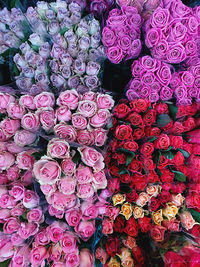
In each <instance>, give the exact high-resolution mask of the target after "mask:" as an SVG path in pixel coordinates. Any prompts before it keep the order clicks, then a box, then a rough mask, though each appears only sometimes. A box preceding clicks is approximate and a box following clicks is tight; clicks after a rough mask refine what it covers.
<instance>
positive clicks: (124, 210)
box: [120, 202, 133, 220]
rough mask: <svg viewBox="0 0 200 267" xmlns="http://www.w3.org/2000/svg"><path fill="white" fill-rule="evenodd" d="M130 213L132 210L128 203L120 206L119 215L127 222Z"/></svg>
mask: <svg viewBox="0 0 200 267" xmlns="http://www.w3.org/2000/svg"><path fill="white" fill-rule="evenodd" d="M132 212H133V209H132V206H131V204H130V203H128V202H126V203H124V204H123V205H122V206H121V211H120V214H122V215H124V217H125V218H126V220H128V219H129V218H130V217H131V216H132Z"/></svg>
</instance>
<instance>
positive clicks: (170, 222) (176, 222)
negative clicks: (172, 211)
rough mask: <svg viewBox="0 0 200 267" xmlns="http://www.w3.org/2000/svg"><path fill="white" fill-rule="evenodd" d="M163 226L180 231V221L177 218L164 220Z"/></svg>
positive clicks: (172, 230) (173, 230) (171, 230)
mask: <svg viewBox="0 0 200 267" xmlns="http://www.w3.org/2000/svg"><path fill="white" fill-rule="evenodd" d="M162 226H164V227H165V228H167V229H168V230H169V231H170V232H179V226H180V221H179V220H177V219H176V218H173V219H171V220H163V221H162Z"/></svg>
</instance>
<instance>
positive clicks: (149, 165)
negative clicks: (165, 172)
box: [143, 158, 156, 171]
mask: <svg viewBox="0 0 200 267" xmlns="http://www.w3.org/2000/svg"><path fill="white" fill-rule="evenodd" d="M143 164H144V168H145V169H146V170H147V171H153V170H154V169H155V168H156V164H155V163H154V162H153V160H152V159H149V158H144V159H143Z"/></svg>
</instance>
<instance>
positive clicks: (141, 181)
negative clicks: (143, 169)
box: [131, 173, 147, 191]
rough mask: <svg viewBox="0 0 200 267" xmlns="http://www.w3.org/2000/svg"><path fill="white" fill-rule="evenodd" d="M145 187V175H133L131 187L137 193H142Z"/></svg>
mask: <svg viewBox="0 0 200 267" xmlns="http://www.w3.org/2000/svg"><path fill="white" fill-rule="evenodd" d="M146 186H147V177H146V176H145V175H142V174H139V173H135V174H134V175H133V179H132V181H131V187H134V188H135V190H137V191H143V190H144V189H145V187H146Z"/></svg>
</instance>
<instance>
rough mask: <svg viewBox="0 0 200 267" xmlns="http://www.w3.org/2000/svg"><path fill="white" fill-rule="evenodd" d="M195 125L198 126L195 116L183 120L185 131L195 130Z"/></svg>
mask: <svg viewBox="0 0 200 267" xmlns="http://www.w3.org/2000/svg"><path fill="white" fill-rule="evenodd" d="M195 126H196V123H195V120H194V118H192V117H189V118H187V120H185V121H184V122H183V127H184V131H185V132H187V131H191V130H193V129H194V128H195Z"/></svg>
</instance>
